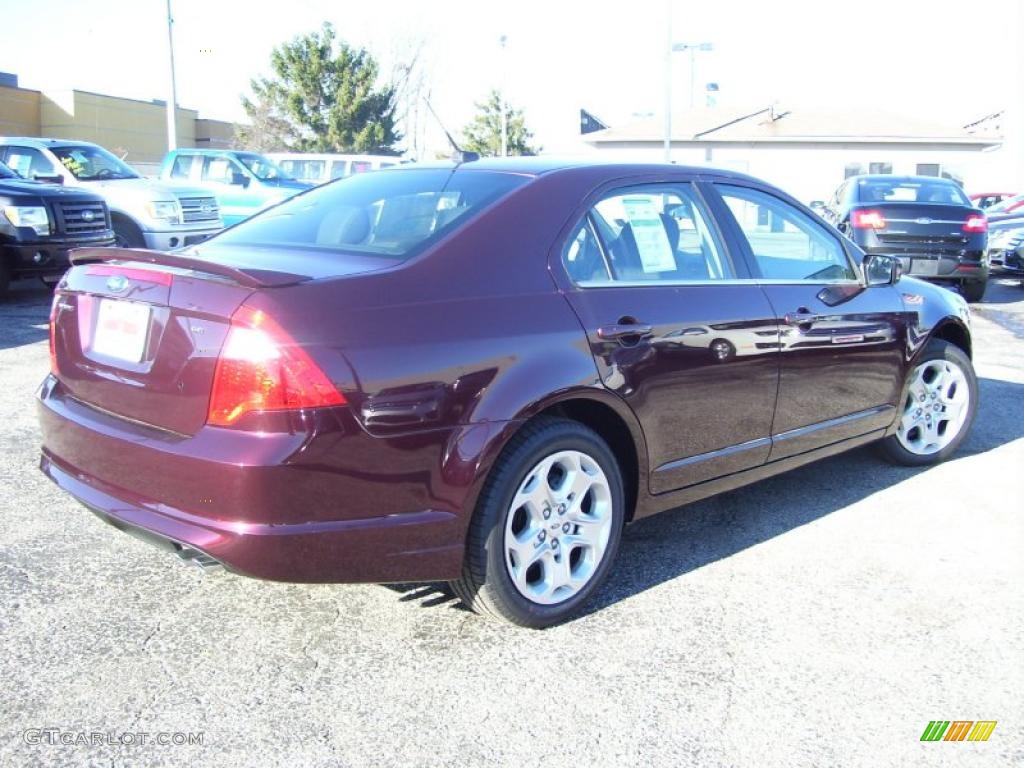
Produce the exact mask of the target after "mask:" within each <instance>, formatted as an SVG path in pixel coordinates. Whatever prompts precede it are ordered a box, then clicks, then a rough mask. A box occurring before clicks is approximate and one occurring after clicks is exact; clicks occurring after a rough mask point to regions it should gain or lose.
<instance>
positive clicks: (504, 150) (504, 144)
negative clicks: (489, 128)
mask: <svg viewBox="0 0 1024 768" xmlns="http://www.w3.org/2000/svg"><path fill="white" fill-rule="evenodd" d="M498 39H499V40H500V42H501V97H500V98H499V99H498V105H499V108H500V109H501V156H502V157H505V156H506V155H508V110H507V109H506V108H505V86H506V84H507V80H508V73H507V70H508V65H507V63H506V60H505V43H507V42H508V37H507V36H506V35H502V36H501V37H500V38H498Z"/></svg>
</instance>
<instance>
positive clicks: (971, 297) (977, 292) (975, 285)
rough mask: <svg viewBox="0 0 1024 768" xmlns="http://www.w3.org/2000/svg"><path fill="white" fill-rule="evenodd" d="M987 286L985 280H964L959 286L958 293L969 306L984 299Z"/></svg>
mask: <svg viewBox="0 0 1024 768" xmlns="http://www.w3.org/2000/svg"><path fill="white" fill-rule="evenodd" d="M987 286H988V281H987V280H965V281H964V282H963V283H961V285H960V293H962V294H963V296H964V298H965V299H967V301H969V302H970V303H971V304H977V303H978V302H979V301H981V299H982V297H984V295H985V288H986V287H987Z"/></svg>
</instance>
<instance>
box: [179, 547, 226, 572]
mask: <svg viewBox="0 0 1024 768" xmlns="http://www.w3.org/2000/svg"><path fill="white" fill-rule="evenodd" d="M176 554H177V555H178V557H180V558H181V559H182V560H185V561H187V562H190V563H192V564H193V565H196V566H198V567H199V568H201V569H202V570H204V571H212V570H216V569H218V568H223V567H224V565H223V564H222V563H221V562H220V561H219V560H215V559H214V558H212V557H210V556H209V555H208V554H206V553H205V552H200V551H199V550H198V549H192V548H191V547H182V548H181V549H179V550H178V551H177V552H176Z"/></svg>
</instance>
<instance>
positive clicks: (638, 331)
mask: <svg viewBox="0 0 1024 768" xmlns="http://www.w3.org/2000/svg"><path fill="white" fill-rule="evenodd" d="M652 333H654V326H653V325H647V324H646V323H628V324H617V325H605V326H602V327H600V328H598V329H597V336H598V338H600V339H604V340H605V341H613V340H617V339H624V338H627V337H629V336H638V337H640V338H643V337H645V336H650V335H651V334H652Z"/></svg>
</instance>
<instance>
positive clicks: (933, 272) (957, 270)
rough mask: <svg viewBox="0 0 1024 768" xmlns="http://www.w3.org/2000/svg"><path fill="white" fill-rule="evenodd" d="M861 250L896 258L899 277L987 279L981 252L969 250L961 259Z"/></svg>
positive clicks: (887, 249)
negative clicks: (900, 271) (900, 269)
mask: <svg viewBox="0 0 1024 768" xmlns="http://www.w3.org/2000/svg"><path fill="white" fill-rule="evenodd" d="M861 248H862V250H863V251H864V252H865V253H867V254H878V255H882V256H893V257H895V258H897V259H899V260H900V263H902V264H903V274H905V275H911V276H913V277H919V278H921V279H922V280H932V281H939V282H963V281H965V280H969V281H975V280H986V279H987V278H988V272H989V267H988V261H987V260H986V259H985V257H984V254H983V253H982V252H981V251H971V252H968V253H967V254H965V255H964V256H949V255H947V254H934V253H927V252H923V251H922V252H921V253H915V254H912V255H909V254H903V253H894V252H893V250H892V249H891V248H886V247H884V246H875V247H864V246H861Z"/></svg>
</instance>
